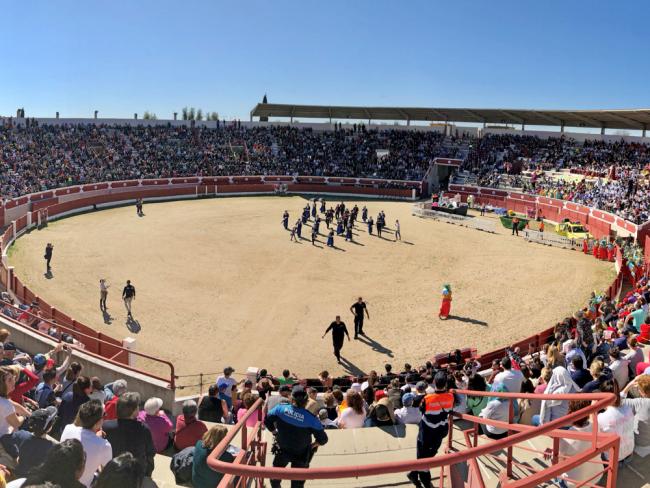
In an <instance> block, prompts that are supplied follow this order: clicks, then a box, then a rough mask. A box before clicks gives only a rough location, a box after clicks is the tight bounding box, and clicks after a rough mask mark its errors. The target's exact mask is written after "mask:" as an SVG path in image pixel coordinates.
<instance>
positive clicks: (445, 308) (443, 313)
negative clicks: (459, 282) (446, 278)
mask: <svg viewBox="0 0 650 488" xmlns="http://www.w3.org/2000/svg"><path fill="white" fill-rule="evenodd" d="M449 312H451V285H449V284H447V283H445V284H444V285H443V287H442V304H441V305H440V311H439V312H438V318H439V319H441V320H446V319H447V318H448V317H449Z"/></svg>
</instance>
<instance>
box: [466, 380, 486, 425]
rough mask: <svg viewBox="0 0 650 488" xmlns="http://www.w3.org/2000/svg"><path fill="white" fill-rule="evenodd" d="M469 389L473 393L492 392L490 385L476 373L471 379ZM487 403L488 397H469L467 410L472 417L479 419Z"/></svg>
mask: <svg viewBox="0 0 650 488" xmlns="http://www.w3.org/2000/svg"><path fill="white" fill-rule="evenodd" d="M467 389H468V390H471V391H490V387H489V385H488V384H487V383H485V378H483V376H482V375H481V374H479V373H474V374H473V375H471V376H470V377H469V380H468V381H467ZM487 403H488V397H486V396H472V395H467V408H468V409H469V413H470V414H471V415H474V416H476V417H478V416H479V415H480V414H481V411H483V409H484V408H485V406H486V405H487Z"/></svg>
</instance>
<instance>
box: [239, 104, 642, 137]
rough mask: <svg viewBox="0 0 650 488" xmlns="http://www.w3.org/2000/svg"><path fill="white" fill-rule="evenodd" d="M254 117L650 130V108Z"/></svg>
mask: <svg viewBox="0 0 650 488" xmlns="http://www.w3.org/2000/svg"><path fill="white" fill-rule="evenodd" d="M253 117H289V118H292V119H293V118H294V117H298V118H302V119H342V120H345V119H356V120H364V119H365V120H406V121H407V122H411V121H431V122H434V121H437V122H450V123H451V122H471V123H482V124H523V125H535V126H558V127H594V128H600V129H636V130H643V131H645V130H646V129H647V128H648V127H650V109H633V110H534V109H507V108H503V109H501V108H424V107H335V106H326V105H291V104H279V103H258V104H257V105H256V106H255V107H254V108H253V110H251V120H252V118H253Z"/></svg>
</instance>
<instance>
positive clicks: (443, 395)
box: [407, 371, 454, 488]
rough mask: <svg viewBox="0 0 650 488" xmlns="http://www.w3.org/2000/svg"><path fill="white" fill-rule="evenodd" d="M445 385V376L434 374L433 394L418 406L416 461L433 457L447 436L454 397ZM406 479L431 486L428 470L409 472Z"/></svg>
mask: <svg viewBox="0 0 650 488" xmlns="http://www.w3.org/2000/svg"><path fill="white" fill-rule="evenodd" d="M447 384H448V381H447V374H446V373H445V372H444V371H439V372H438V373H436V375H435V377H434V379H433V385H434V388H435V391H434V393H429V394H428V395H426V396H425V397H424V399H423V401H422V403H421V404H420V412H422V420H420V424H419V428H418V437H417V444H416V448H417V450H416V453H417V458H418V459H423V458H432V457H434V456H435V455H436V454H437V453H438V449H439V448H440V445H441V444H442V441H443V440H444V439H445V437H447V435H448V434H449V416H450V415H451V413H452V411H453V408H454V395H453V394H452V393H450V392H449V391H448V390H447ZM407 477H408V479H409V480H410V481H411V483H413V484H414V485H415V486H417V487H422V486H424V487H425V488H430V487H432V486H433V485H432V484H431V472H430V471H429V470H428V469H424V470H420V471H411V472H410V473H409V474H408V475H407Z"/></svg>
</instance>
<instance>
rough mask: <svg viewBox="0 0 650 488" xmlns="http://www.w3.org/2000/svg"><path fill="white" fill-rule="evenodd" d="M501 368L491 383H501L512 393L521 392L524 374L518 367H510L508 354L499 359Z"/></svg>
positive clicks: (510, 362) (510, 361)
mask: <svg viewBox="0 0 650 488" xmlns="http://www.w3.org/2000/svg"><path fill="white" fill-rule="evenodd" d="M501 368H502V369H503V370H502V371H501V372H500V373H498V374H497V375H496V376H495V377H494V381H492V382H491V384H495V383H501V384H503V385H504V386H505V387H506V388H507V389H508V391H510V392H512V393H519V392H521V384H522V383H523V382H524V375H523V374H522V373H521V371H520V370H519V369H514V368H513V367H512V360H511V359H510V358H509V357H508V356H506V357H504V358H503V359H502V360H501Z"/></svg>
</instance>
